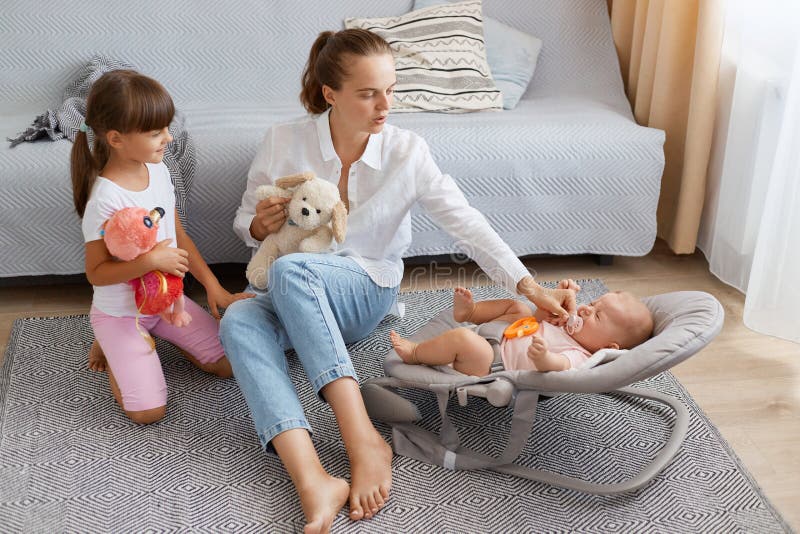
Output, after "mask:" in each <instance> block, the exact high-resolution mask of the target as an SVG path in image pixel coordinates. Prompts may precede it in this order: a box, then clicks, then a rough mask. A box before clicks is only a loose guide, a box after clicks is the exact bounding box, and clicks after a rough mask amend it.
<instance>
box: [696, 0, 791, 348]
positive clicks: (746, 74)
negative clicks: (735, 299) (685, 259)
mask: <svg viewBox="0 0 800 534" xmlns="http://www.w3.org/2000/svg"><path fill="white" fill-rule="evenodd" d="M799 42H800V3H799V2H797V1H796V0H767V1H765V2H752V1H751V0H729V1H728V2H727V13H726V20H725V34H724V39H723V45H722V57H721V61H720V76H719V99H718V105H717V123H716V127H715V134H714V142H713V145H712V156H711V162H710V163H709V173H708V177H709V186H708V189H707V195H706V206H707V207H708V209H706V211H705V213H704V216H703V221H702V224H701V230H700V235H699V236H698V247H699V248H700V249H701V250H703V252H704V253H705V254H706V257H707V258H708V261H709V266H710V268H711V272H712V273H714V274H715V275H716V276H717V277H719V278H720V279H721V280H722V281H724V282H726V283H728V284H730V285H732V286H734V287H736V288H738V289H739V290H740V291H742V292H744V293H745V294H746V297H745V310H744V322H745V324H746V325H747V326H748V327H750V328H752V329H753V330H756V331H759V332H762V333H765V334H770V335H774V336H778V337H782V338H785V339H789V340H792V341H795V342H800V313H798V312H797V306H798V305H800V186H799V185H798V184H800V50H798V43H799Z"/></svg>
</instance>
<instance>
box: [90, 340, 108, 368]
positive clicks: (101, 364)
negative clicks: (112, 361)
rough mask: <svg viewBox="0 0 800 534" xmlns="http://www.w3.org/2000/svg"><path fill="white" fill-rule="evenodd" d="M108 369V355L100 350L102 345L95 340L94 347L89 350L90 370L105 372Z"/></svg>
mask: <svg viewBox="0 0 800 534" xmlns="http://www.w3.org/2000/svg"><path fill="white" fill-rule="evenodd" d="M106 368H108V362H107V361H106V355H105V354H103V349H101V348H100V343H98V342H97V340H96V339H95V340H94V341H92V346H91V348H89V369H91V370H92V371H98V372H101V373H102V372H105V370H106Z"/></svg>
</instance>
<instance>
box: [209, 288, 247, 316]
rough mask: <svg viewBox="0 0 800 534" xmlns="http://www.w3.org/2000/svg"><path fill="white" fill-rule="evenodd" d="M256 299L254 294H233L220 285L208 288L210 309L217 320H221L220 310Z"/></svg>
mask: <svg viewBox="0 0 800 534" xmlns="http://www.w3.org/2000/svg"><path fill="white" fill-rule="evenodd" d="M253 297H255V294H254V293H236V294H233V295H232V294H231V293H229V292H228V290H227V289H225V288H224V287H222V286H221V285H219V283H217V284H216V285H214V286H212V287H210V288H206V298H207V300H208V309H209V310H210V311H211V315H213V316H214V318H215V319H217V320H219V308H222V309H225V308H227V307H228V306H230V305H231V304H233V303H234V302H236V301H237V300H242V299H250V298H253Z"/></svg>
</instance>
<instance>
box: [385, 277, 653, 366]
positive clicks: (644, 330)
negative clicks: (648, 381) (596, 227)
mask: <svg viewBox="0 0 800 534" xmlns="http://www.w3.org/2000/svg"><path fill="white" fill-rule="evenodd" d="M559 288H564V289H572V290H575V291H579V290H580V286H578V285H577V284H576V283H575V282H574V281H572V280H562V281H561V282H559ZM577 312H578V318H577V320H575V321H574V322H572V321H571V322H570V323H568V325H567V326H566V327H560V326H555V325H554V324H551V323H549V322H547V321H550V320H552V318H551V317H550V316H549V314H547V313H546V312H541V311H539V310H537V311H536V313H535V314H534V315H533V317H535V318H536V320H537V321H539V330H538V331H537V332H536V333H535V334H534V335H532V336H531V335H529V336H523V337H517V338H512V339H505V338H504V339H503V340H502V342H501V343H500V353H501V355H502V359H503V366H504V368H505V369H506V370H509V371H511V370H535V371H565V370H567V369H570V368H572V367H577V366H578V365H580V364H581V363H583V362H584V361H586V360H587V359H588V358H589V357H590V356H591V355H592V354H593V353H594V352H597V351H598V350H600V349H604V348H611V349H627V348H632V347H635V346H636V345H638V344H640V343H642V342H644V341H645V340H647V338H649V337H650V335H651V333H652V331H653V319H652V317H651V315H650V311H649V310H648V309H647V306H645V305H644V303H642V301H640V300H639V299H637V298H636V297H634V296H633V295H631V294H630V293H627V292H624V291H614V292H611V293H606V294H605V295H603V296H602V297H600V298H598V299H597V300H595V301H594V302H591V303H589V304H582V305H580V306H578V310H577ZM525 317H531V310H530V308H529V307H528V306H527V305H526V304H524V303H523V302H520V301H518V300H513V299H498V300H486V301H482V302H475V301H474V300H472V293H471V292H470V291H469V290H468V289H465V288H463V287H459V288H456V290H455V292H454V294H453V318H454V319H455V320H456V321H458V322H471V323H474V324H483V323H486V322H489V321H505V322H508V323H513V322H515V321H517V320H519V319H523V318H525ZM389 337H390V338H391V341H392V346H393V347H394V349H395V351H396V352H397V354H398V356H400V358H402V360H403V361H404V362H405V363H408V364H426V365H450V364H452V366H453V368H454V369H455V370H456V371H459V372H461V373H464V374H466V375H473V376H485V375H487V374H489V373H490V372H491V367H492V363H493V362H494V351H493V349H492V346H491V344H490V343H489V341H487V340H486V339H485V338H484V337H482V336H480V335H478V334H477V333H476V332H475V331H474V329H473V328H469V327H467V328H464V327H459V328H453V329H452V330H448V331H447V332H444V333H443V334H440V335H439V336H436V337H435V338H433V339H429V340H427V341H423V342H421V343H414V342H413V341H410V340H408V339H404V338H402V337H400V335H399V334H397V332H395V331H392V332H391V333H390V334H389Z"/></svg>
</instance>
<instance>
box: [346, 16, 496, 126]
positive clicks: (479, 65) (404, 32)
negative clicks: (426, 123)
mask: <svg viewBox="0 0 800 534" xmlns="http://www.w3.org/2000/svg"><path fill="white" fill-rule="evenodd" d="M344 24H345V27H346V28H362V29H365V30H370V31H372V32H375V33H377V34H378V35H380V36H381V37H383V38H384V39H386V41H387V42H388V43H389V46H390V47H391V48H392V52H393V54H394V60H395V68H396V70H397V86H396V87H395V91H394V105H393V108H392V109H393V111H394V112H410V111H443V112H451V113H463V112H467V111H479V110H485V109H489V110H500V109H502V108H503V95H502V93H501V92H500V90H499V89H498V88H497V86H496V85H495V83H494V80H493V79H492V75H491V71H490V70H489V64H488V63H487V61H486V46H485V44H484V40H483V17H482V15H481V2H480V0H468V1H466V2H459V3H455V4H443V5H439V6H433V7H427V8H424V9H418V10H416V11H411V12H410V13H406V14H405V15H400V16H397V17H386V18H375V19H358V18H352V19H347V20H345V23H344Z"/></svg>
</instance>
